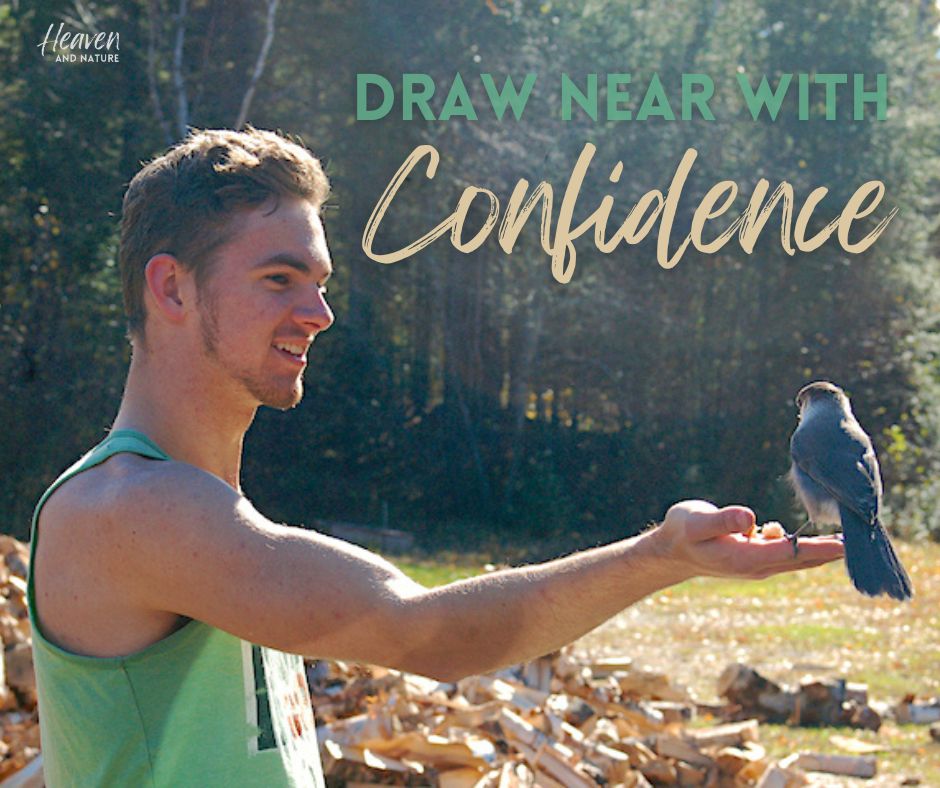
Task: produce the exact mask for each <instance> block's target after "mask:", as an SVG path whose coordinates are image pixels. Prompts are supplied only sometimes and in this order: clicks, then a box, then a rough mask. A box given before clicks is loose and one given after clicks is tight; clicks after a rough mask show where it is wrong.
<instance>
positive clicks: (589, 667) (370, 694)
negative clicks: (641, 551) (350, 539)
mask: <svg viewBox="0 0 940 788" xmlns="http://www.w3.org/2000/svg"><path fill="white" fill-rule="evenodd" d="M310 674H311V675H310V680H311V689H312V693H313V704H314V708H315V709H316V713H317V717H318V720H319V723H320V727H319V728H318V736H319V739H320V746H321V751H322V753H323V765H324V771H325V773H326V775H327V778H328V779H327V782H328V783H330V784H333V785H350V786H352V785H364V784H373V785H374V784H386V785H435V786H443V787H444V788H464V787H465V786H466V787H467V788H470V786H473V787H474V788H511V787H512V786H547V787H548V788H557V787H558V786H566V787H568V788H590V786H595V785H612V786H729V787H730V786H761V788H793V786H800V785H806V784H808V783H809V780H808V778H807V776H806V774H805V771H804V770H814V771H829V772H832V773H837V774H862V773H867V772H868V771H870V770H871V769H873V768H874V761H873V759H872V757H871V756H867V755H866V756H863V757H861V758H860V757H856V756H826V755H815V754H809V753H801V754H797V755H794V756H790V757H789V758H787V759H783V760H779V761H778V760H775V759H773V758H771V757H769V756H768V755H767V752H766V750H765V748H764V747H763V746H762V745H761V743H760V728H759V723H758V721H757V720H756V719H747V720H737V721H733V722H724V723H722V724H712V725H698V724H697V725H696V726H690V725H689V724H688V723H689V722H690V721H692V720H693V718H695V717H696V715H697V714H698V712H699V710H700V708H701V707H699V706H698V705H697V704H696V703H694V702H693V700H692V699H691V698H690V697H689V696H688V694H687V693H686V692H685V691H684V690H683V689H682V688H681V687H676V686H675V685H673V684H672V683H671V682H670V681H669V680H668V678H667V677H666V676H664V675H662V674H660V673H657V672H655V671H650V670H645V669H640V668H637V667H635V666H634V665H633V664H632V662H631V661H630V660H629V659H616V660H611V659H608V660H603V661H600V662H591V661H588V660H577V659H575V658H573V657H572V656H571V654H570V653H566V652H562V653H560V654H555V655H552V656H550V657H543V658H541V659H539V660H536V661H534V662H530V663H528V664H526V665H522V666H517V667H515V668H512V669H509V670H506V671H502V672H500V673H499V674H496V675H489V676H474V677H472V678H469V679H465V680H463V681H460V682H458V683H456V684H442V683H439V682H437V681H433V680H431V679H427V678H423V677H420V676H413V675H409V674H403V673H399V672H397V671H390V670H385V669H380V668H364V667H360V666H347V665H344V664H342V663H316V664H315V665H313V666H311V671H310ZM699 722H700V721H697V723H699Z"/></svg>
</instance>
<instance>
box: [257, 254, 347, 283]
mask: <svg viewBox="0 0 940 788" xmlns="http://www.w3.org/2000/svg"><path fill="white" fill-rule="evenodd" d="M275 265H286V266H288V267H289V268H293V269H295V270H297V271H300V273H302V274H309V273H310V270H311V268H310V264H309V263H308V262H307V261H306V260H302V259H300V258H299V257H294V255H292V254H286V253H284V254H275V255H272V256H271V257H266V258H265V259H264V260H262V261H261V262H260V263H256V264H255V265H254V266H253V268H255V269H258V268H267V267H269V266H275ZM324 267H325V268H326V273H325V274H324V276H323V282H326V280H327V279H329V278H330V277H331V276H332V275H333V266H332V265H330V264H326V265H325V266H324Z"/></svg>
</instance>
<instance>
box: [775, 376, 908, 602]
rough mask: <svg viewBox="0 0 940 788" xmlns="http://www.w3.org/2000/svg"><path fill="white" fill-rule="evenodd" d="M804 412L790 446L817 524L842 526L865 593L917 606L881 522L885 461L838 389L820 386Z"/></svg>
mask: <svg viewBox="0 0 940 788" xmlns="http://www.w3.org/2000/svg"><path fill="white" fill-rule="evenodd" d="M796 404H797V407H798V408H799V409H800V423H799V425H798V426H797V428H796V430H794V432H793V437H792V438H791V439H790V457H791V458H792V459H793V465H792V466H791V468H790V481H791V482H792V484H793V487H794V489H795V490H796V494H797V497H799V499H800V502H801V503H802V504H803V506H804V508H805V509H806V513H807V514H808V515H809V518H810V520H811V521H812V522H814V523H817V524H820V525H840V524H841V526H842V535H843V536H842V538H843V541H844V543H845V563H846V567H847V568H848V571H849V577H850V578H852V582H853V583H854V584H855V587H856V588H857V589H858V590H859V591H861V592H862V593H863V594H868V595H869V596H878V595H879V594H887V595H888V596H891V597H894V598H895V599H902V600H903V599H910V598H911V593H912V592H911V581H910V578H908V576H907V572H905V571H904V567H903V566H901V562H900V561H899V560H898V557H897V554H896V553H895V552H894V548H893V547H892V546H891V542H890V541H888V534H887V532H886V531H885V529H884V527H883V526H882V525H881V520H880V519H879V516H878V512H879V509H880V508H881V472H880V470H879V468H878V458H877V457H875V449H874V447H873V446H872V443H871V439H870V438H869V437H868V435H866V434H865V431H864V430H863V429H862V428H861V426H860V425H859V423H858V421H856V419H855V416H854V415H853V414H852V408H851V406H850V405H849V398H848V397H847V396H846V395H845V392H844V391H842V389H840V388H839V387H838V386H835V385H833V384H832V383H827V382H817V383H810V384H809V385H808V386H805V387H803V388H802V389H801V390H800V393H799V394H797V395H796ZM804 527H805V526H804ZM800 530H802V528H801V529H800ZM797 533H799V531H797ZM795 547H796V542H795V535H794V549H795Z"/></svg>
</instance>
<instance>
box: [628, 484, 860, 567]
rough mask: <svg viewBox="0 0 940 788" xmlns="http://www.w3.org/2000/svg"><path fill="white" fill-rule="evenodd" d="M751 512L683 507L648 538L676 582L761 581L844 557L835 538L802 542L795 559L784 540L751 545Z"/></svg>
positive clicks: (671, 511) (698, 503)
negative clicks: (705, 578)
mask: <svg viewBox="0 0 940 788" xmlns="http://www.w3.org/2000/svg"><path fill="white" fill-rule="evenodd" d="M754 523H755V519H754V512H752V511H751V510H750V509H748V508H747V507H745V506H726V507H724V508H723V509H719V508H718V507H716V506H714V505H713V504H710V503H708V502H707V501H682V502H681V503H677V504H675V505H674V506H672V507H671V508H670V509H669V511H668V512H666V519H665V520H664V521H663V523H662V525H661V526H659V527H658V528H657V529H655V530H654V531H650V532H649V533H648V534H646V537H647V538H648V539H649V540H650V541H651V542H653V543H655V545H656V551H657V552H658V554H659V555H661V556H662V558H663V559H664V560H665V561H667V562H668V563H669V564H670V565H672V566H673V567H674V568H675V570H676V572H677V573H678V576H679V577H683V576H684V577H685V578H689V577H695V576H696V575H707V576H713V577H743V578H754V579H759V578H764V577H769V576H770V575H775V574H779V573H780V572H791V571H793V570H796V569H808V568H809V567H813V566H819V565H820V564H825V563H828V562H829V561H835V560H837V559H839V558H841V557H842V554H843V547H842V541H841V539H839V538H838V537H834V536H820V537H815V538H811V539H801V540H800V552H799V555H796V556H794V555H793V550H792V548H791V547H790V543H789V542H788V541H787V540H786V539H771V540H767V541H765V540H762V539H753V538H751V537H750V536H749V535H748V534H750V533H751V531H752V529H753V527H754Z"/></svg>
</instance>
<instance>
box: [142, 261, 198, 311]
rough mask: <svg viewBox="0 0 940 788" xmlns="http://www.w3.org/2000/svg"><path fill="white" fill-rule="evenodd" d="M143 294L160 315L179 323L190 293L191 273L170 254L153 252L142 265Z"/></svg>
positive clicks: (191, 287) (191, 291) (187, 304)
mask: <svg viewBox="0 0 940 788" xmlns="http://www.w3.org/2000/svg"><path fill="white" fill-rule="evenodd" d="M144 276H145V278H146V282H147V297H148V300H149V301H150V302H151V303H152V305H153V308H154V310H155V312H156V313H157V315H159V317H160V318H162V319H164V320H167V321H169V322H171V323H179V322H182V320H183V318H184V317H185V315H186V310H187V307H188V306H189V305H190V304H189V301H190V298H191V295H192V293H193V284H192V281H191V280H192V275H191V273H190V272H189V271H187V270H186V269H185V268H184V267H183V265H182V264H181V263H180V261H179V260H178V259H177V258H176V257H174V256H173V255H171V254H165V253H161V254H155V255H154V256H153V257H151V258H150V259H149V260H148V261H147V265H146V267H145V268H144Z"/></svg>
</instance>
